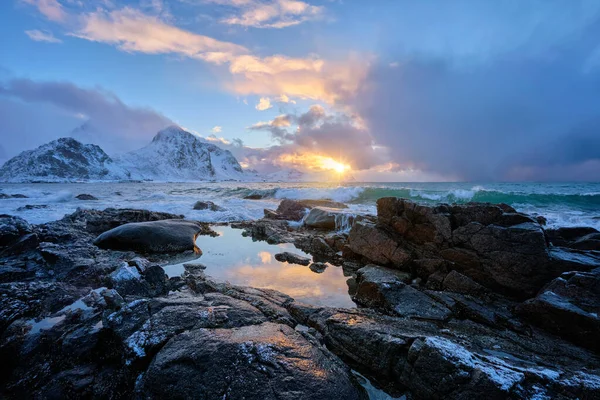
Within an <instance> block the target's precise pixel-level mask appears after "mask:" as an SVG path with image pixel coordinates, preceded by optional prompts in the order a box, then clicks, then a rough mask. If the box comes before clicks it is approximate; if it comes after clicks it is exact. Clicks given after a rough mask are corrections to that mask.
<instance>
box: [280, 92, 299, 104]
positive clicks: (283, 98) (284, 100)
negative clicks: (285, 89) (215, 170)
mask: <svg viewBox="0 0 600 400" xmlns="http://www.w3.org/2000/svg"><path fill="white" fill-rule="evenodd" d="M275 101H276V102H278V103H284V104H287V103H291V104H296V101H295V100H292V99H290V98H289V97H288V96H286V95H285V94H282V95H281V96H278V97H275Z"/></svg>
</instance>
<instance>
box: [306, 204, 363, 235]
mask: <svg viewBox="0 0 600 400" xmlns="http://www.w3.org/2000/svg"><path fill="white" fill-rule="evenodd" d="M353 222H354V215H352V214H347V213H343V212H339V211H333V210H328V209H325V208H321V207H315V208H313V209H311V210H310V212H309V213H308V215H307V216H306V218H305V219H304V225H306V226H308V227H309V228H315V229H327V230H334V229H344V228H350V227H351V226H352V223H353Z"/></svg>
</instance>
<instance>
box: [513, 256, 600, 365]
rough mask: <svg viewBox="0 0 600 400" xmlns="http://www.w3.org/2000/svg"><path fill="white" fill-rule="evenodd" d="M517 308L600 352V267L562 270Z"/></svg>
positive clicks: (519, 312)
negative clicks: (559, 274) (584, 270)
mask: <svg viewBox="0 0 600 400" xmlns="http://www.w3.org/2000/svg"><path fill="white" fill-rule="evenodd" d="M515 311H516V313H517V314H518V315H521V316H522V317H523V318H525V319H527V320H529V321H531V322H532V323H534V324H536V325H538V326H540V327H542V328H544V329H546V330H548V331H549V332H552V333H555V334H557V335H559V336H561V337H563V338H566V339H568V340H571V341H573V342H574V343H576V344H579V345H581V346H584V347H587V348H589V349H591V350H594V351H595V352H597V353H600V342H599V341H598V338H599V337H600V318H599V317H598V315H599V314H600V268H599V269H595V270H594V271H591V272H566V273H564V274H562V275H561V276H560V277H558V278H556V279H555V280H553V281H552V282H550V283H549V284H548V285H547V286H546V287H544V289H542V291H541V292H540V293H539V294H538V295H537V296H536V297H534V298H532V299H529V300H527V301H525V302H524V303H522V304H520V305H518V306H517V307H516V310H515Z"/></svg>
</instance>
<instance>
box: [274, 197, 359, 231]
mask: <svg viewBox="0 0 600 400" xmlns="http://www.w3.org/2000/svg"><path fill="white" fill-rule="evenodd" d="M315 207H326V208H331V209H343V208H348V206H347V205H345V204H344V203H339V202H337V201H331V200H291V199H283V200H281V202H280V203H279V206H278V207H277V210H275V211H273V210H265V218H268V219H284V220H287V221H300V220H302V218H304V217H305V216H306V213H307V211H308V210H311V209H313V208H315ZM332 229H333V228H332Z"/></svg>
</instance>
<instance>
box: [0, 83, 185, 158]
mask: <svg viewBox="0 0 600 400" xmlns="http://www.w3.org/2000/svg"><path fill="white" fill-rule="evenodd" d="M0 99H1V100H2V102H1V103H0V108H3V109H4V110H6V111H5V112H3V110H0V114H2V115H3V123H5V124H6V125H10V126H11V127H12V130H11V132H12V137H14V138H15V143H12V145H11V149H12V152H13V153H14V152H16V151H20V150H24V149H26V148H27V147H30V146H31V145H32V144H34V143H35V145H36V146H37V145H40V144H42V143H45V142H47V141H49V140H53V139H56V138H58V137H64V136H69V135H70V131H71V130H72V132H71V135H73V136H74V137H75V138H77V139H80V140H82V141H84V142H87V143H96V144H99V145H100V146H102V147H103V148H104V149H105V150H106V151H107V152H109V153H114V152H123V151H128V150H132V149H136V148H139V147H141V146H143V145H145V144H147V143H148V142H149V141H150V139H151V138H152V137H153V135H154V134H155V133H156V132H157V131H158V130H160V129H162V128H164V127H165V126H167V125H171V124H173V122H172V121H171V120H170V119H168V118H167V117H165V116H163V115H161V114H159V113H157V112H156V111H153V110H150V109H146V108H139V107H132V106H129V105H127V104H125V103H123V102H122V101H121V100H120V99H119V98H118V97H117V96H116V95H114V94H113V93H110V92H107V91H104V90H102V89H100V88H94V89H84V88H80V87H78V86H76V85H74V84H72V83H67V82H37V81H32V80H29V79H12V80H9V81H6V82H2V83H0ZM40 108H41V109H42V111H43V112H40V110H39V109H40ZM7 110H18V111H19V112H22V113H23V114H26V113H28V114H29V117H28V118H27V119H23V118H22V116H19V115H16V114H15V115H11V113H9V112H8V111H7ZM59 119H60V121H59V122H60V123H56V124H54V123H50V122H49V121H57V120H59ZM29 120H35V121H36V129H32V126H31V123H30V122H28V121H29ZM37 122H39V123H40V124H39V125H37ZM57 127H60V128H57ZM74 128H76V129H74ZM26 138H27V139H26ZM13 155H14V154H13Z"/></svg>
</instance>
